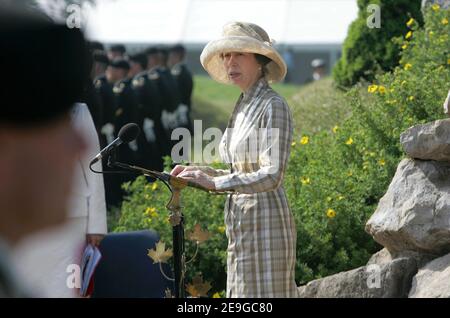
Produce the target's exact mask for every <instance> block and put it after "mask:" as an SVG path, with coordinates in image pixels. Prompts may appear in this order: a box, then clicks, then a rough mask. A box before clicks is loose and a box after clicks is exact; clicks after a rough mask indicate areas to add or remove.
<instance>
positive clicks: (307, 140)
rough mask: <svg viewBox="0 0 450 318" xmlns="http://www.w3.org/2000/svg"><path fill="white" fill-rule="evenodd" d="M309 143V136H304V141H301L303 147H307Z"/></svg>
mask: <svg viewBox="0 0 450 318" xmlns="http://www.w3.org/2000/svg"><path fill="white" fill-rule="evenodd" d="M308 142H309V137H308V136H303V137H302V139H300V143H301V144H302V145H306V144H307V143H308Z"/></svg>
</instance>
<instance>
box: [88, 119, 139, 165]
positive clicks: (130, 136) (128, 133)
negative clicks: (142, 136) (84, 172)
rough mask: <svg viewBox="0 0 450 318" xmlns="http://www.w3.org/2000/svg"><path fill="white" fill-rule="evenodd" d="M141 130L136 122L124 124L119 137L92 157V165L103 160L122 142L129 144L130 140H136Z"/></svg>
mask: <svg viewBox="0 0 450 318" xmlns="http://www.w3.org/2000/svg"><path fill="white" fill-rule="evenodd" d="M139 132H140V129H139V126H138V125H137V124H135V123H128V124H126V125H125V126H123V127H122V128H121V129H120V131H119V135H118V137H117V138H116V139H115V140H114V141H113V142H112V143H110V144H109V145H108V146H106V147H105V148H103V149H102V151H100V153H99V154H98V155H96V156H95V157H94V159H92V161H91V163H90V165H91V166H92V165H93V164H94V163H96V162H97V161H99V160H101V159H102V158H103V157H104V156H106V155H108V154H109V153H110V152H111V151H112V150H114V149H115V148H117V147H119V146H120V145H121V144H123V143H125V144H127V143H129V142H130V141H133V140H135V139H136V138H137V136H138V135H139Z"/></svg>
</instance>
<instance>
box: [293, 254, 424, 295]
mask: <svg viewBox="0 0 450 318" xmlns="http://www.w3.org/2000/svg"><path fill="white" fill-rule="evenodd" d="M416 272H417V265H416V262H415V260H414V259H413V258H398V259H395V260H393V261H391V262H389V263H387V264H384V265H377V264H371V265H369V266H363V267H359V268H356V269H354V270H351V271H348V272H342V273H338V274H335V275H332V276H328V277H325V278H322V279H318V280H314V281H311V282H309V283H308V284H307V285H305V286H300V287H299V288H298V295H299V297H300V298H404V297H407V296H408V292H409V290H410V288H411V281H412V278H413V276H414V275H415V273H416Z"/></svg>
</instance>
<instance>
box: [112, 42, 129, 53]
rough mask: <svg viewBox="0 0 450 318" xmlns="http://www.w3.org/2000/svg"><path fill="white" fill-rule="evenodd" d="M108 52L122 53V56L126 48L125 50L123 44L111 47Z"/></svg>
mask: <svg viewBox="0 0 450 318" xmlns="http://www.w3.org/2000/svg"><path fill="white" fill-rule="evenodd" d="M109 50H110V51H111V52H119V53H122V54H124V53H125V52H126V51H127V50H126V48H125V45H123V44H115V45H111V47H110V48H109Z"/></svg>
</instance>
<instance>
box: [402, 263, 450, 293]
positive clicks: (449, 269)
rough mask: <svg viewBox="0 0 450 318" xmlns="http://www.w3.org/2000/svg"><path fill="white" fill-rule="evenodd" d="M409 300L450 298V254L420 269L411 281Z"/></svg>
mask: <svg viewBox="0 0 450 318" xmlns="http://www.w3.org/2000/svg"><path fill="white" fill-rule="evenodd" d="M409 297H410V298H450V254H447V255H445V256H443V257H440V258H437V259H435V260H433V261H432V262H430V263H428V264H427V265H426V266H424V267H423V268H421V269H420V270H419V272H418V273H417V275H416V276H414V278H413V281H412V287H411V291H410V292H409Z"/></svg>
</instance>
